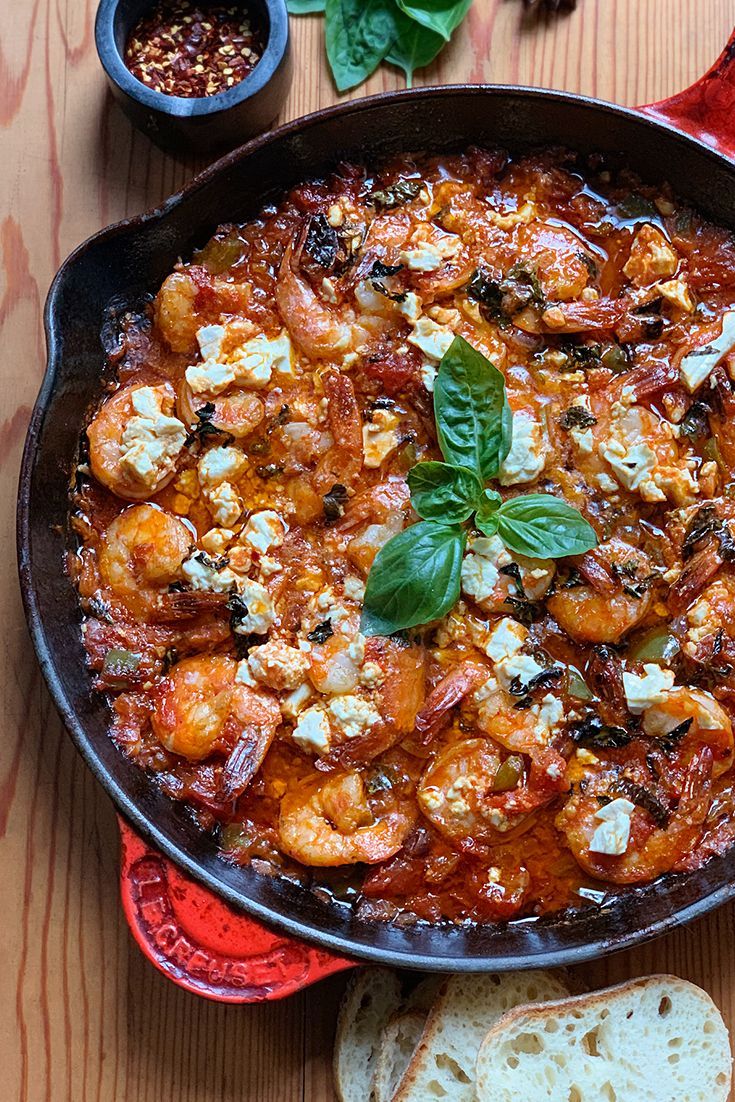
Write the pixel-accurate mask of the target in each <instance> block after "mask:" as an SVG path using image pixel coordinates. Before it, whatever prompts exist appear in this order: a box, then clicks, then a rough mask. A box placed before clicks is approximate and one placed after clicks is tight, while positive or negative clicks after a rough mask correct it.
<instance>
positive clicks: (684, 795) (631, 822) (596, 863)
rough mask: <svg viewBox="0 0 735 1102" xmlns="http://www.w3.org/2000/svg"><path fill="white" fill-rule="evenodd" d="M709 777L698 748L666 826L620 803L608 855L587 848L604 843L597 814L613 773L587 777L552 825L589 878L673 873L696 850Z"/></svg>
mask: <svg viewBox="0 0 735 1102" xmlns="http://www.w3.org/2000/svg"><path fill="white" fill-rule="evenodd" d="M711 775H712V751H711V750H710V749H709V748H708V747H704V746H703V747H701V748H700V749H699V750H698V751H697V752H696V753H695V754H694V756H693V757H692V759H691V761H690V763H689V766H688V768H687V772H686V775H685V778H684V783H683V786H682V790H681V796H680V797H679V803H678V806H677V807H676V810H675V811H673V812H672V813H671V815H670V817H669V819H668V823H667V824H666V825H659V826H656V825H654V823H653V821H652V818H651V815H650V812H649V811H647V810H644V809H643V808H642V807H634V806H633V805H631V804H630V803H629V802H628V801H621V803H623V804H624V806H623V808H622V816H623V817H622V822H623V828H622V834H620V831H619V829H618V832H617V833H618V834H619V837H617V839H616V842H617V843H618V844H616V845H614V846H611V847H610V849H612V850H613V852H600V851H599V850H598V849H597V848H593V847H595V846H599V849H600V850H602V849H603V845H604V843H602V842H600V841H598V840H596V837H595V836H596V835H597V838H598V839H599V831H600V828H601V825H603V816H602V814H601V813H602V812H604V808H605V807H606V806H607V805H608V803H609V801H610V797H611V796H614V795H615V785H616V782H617V783H619V777H618V774H617V772H616V771H613V770H610V769H604V770H603V771H601V772H598V773H597V774H593V775H591V776H590V777H588V778H587V784H586V786H585V788H584V791H582V790H581V787H580V789H579V790H576V791H575V792H574V794H573V795H572V797H571V798H570V799H569V800H568V801H567V803H566V804H565V805H564V807H563V809H562V810H561V811H560V813H559V814H558V815H557V817H556V826H557V828H558V829H559V830H560V831H561V832H562V833H563V834H564V835H565V836H566V842H567V845H568V846H569V848H570V850H571V851H572V853H573V855H574V858H575V860H576V861H577V863H578V864H579V865H580V866H581V867H582V868H583V869H584V871H585V872H586V873H588V874H589V875H590V876H594V877H595V878H596V879H598V880H606V881H610V882H611V883H613V884H638V883H644V882H646V881H649V880H654V879H655V878H656V877H657V876H661V875H662V874H663V873H666V872H671V871H672V870H673V869H675V868H676V866H677V863H678V862H679V861H681V860H683V859H684V858H685V857H686V856H687V854H689V853H690V852H691V851H692V850H693V849H694V847H695V846H696V845H697V842H698V841H699V838H700V835H701V833H702V827H703V824H704V821H705V819H706V817H707V813H708V811H709V808H710V788H711ZM600 797H602V799H600ZM615 802H617V801H615ZM631 807H632V810H630V809H631ZM615 825H616V827H617V825H618V824H617V823H616V824H615Z"/></svg>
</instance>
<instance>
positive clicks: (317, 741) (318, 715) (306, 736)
mask: <svg viewBox="0 0 735 1102" xmlns="http://www.w3.org/2000/svg"><path fill="white" fill-rule="evenodd" d="M331 734H332V732H331V728H330V726H329V720H328V719H327V717H326V715H325V713H324V710H323V709H322V708H319V707H313V708H307V709H306V711H305V712H302V713H301V715H300V716H299V718H298V721H297V723H296V726H295V727H294V729H293V734H292V738H293V740H294V742H295V743H296V745H297V746H300V747H301V749H302V750H305V751H306V752H307V753H309V754H327V753H329V747H330V745H331Z"/></svg>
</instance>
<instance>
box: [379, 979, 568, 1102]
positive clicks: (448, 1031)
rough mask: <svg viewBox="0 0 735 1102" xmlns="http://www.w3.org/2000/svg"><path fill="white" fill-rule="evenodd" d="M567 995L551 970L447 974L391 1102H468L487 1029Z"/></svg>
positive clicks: (565, 987)
mask: <svg viewBox="0 0 735 1102" xmlns="http://www.w3.org/2000/svg"><path fill="white" fill-rule="evenodd" d="M568 994H569V991H568V988H567V986H566V984H565V983H564V982H563V979H562V978H559V977H557V976H556V975H553V974H551V973H549V972H517V973H515V974H514V975H502V976H499V975H456V976H450V977H449V978H448V979H447V980H446V981H445V982H444V983H443V984H442V986H441V987H440V989H439V994H438V996H437V998H436V1000H435V1002H434V1005H433V1007H432V1009H431V1011H430V1013H429V1016H428V1018H427V1021H426V1025H425V1027H424V1031H423V1033H422V1035H421V1039H420V1041H419V1043H418V1045H417V1047H416V1051H415V1052H414V1054H413V1056H412V1058H411V1062H410V1063H409V1065H408V1067H407V1069H406V1071H405V1074H404V1075H403V1078H402V1079H401V1081H400V1083H399V1085H398V1087H397V1088H396V1092H395V1095H394V1100H393V1102H430V1100H432V1099H445V1100H447V1102H448V1100H449V1099H451V1102H472V1100H473V1099H474V1097H475V1095H474V1080H475V1061H476V1059H477V1052H478V1049H479V1048H480V1044H481V1043H482V1040H483V1038H484V1037H485V1034H486V1033H487V1032H488V1030H489V1029H490V1028H491V1027H492V1026H493V1025H495V1023H496V1022H497V1021H498V1020H499V1019H500V1018H501V1017H502V1015H503V1014H505V1012H506V1011H507V1010H510V1009H511V1008H512V1007H514V1006H518V1005H519V1004H520V1003H529V1002H538V1001H540V1000H544V999H561V998H564V997H565V996H566V995H568ZM565 1102H566V1100H565Z"/></svg>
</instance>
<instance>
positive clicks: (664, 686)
mask: <svg viewBox="0 0 735 1102" xmlns="http://www.w3.org/2000/svg"><path fill="white" fill-rule="evenodd" d="M673 686H674V673H673V671H672V670H666V669H664V668H663V667H662V666H659V665H658V664H657V663H656V662H647V663H646V664H645V665H644V667H643V676H641V675H639V674H637V673H633V672H632V671H631V670H624V671H623V689H624V690H625V699H626V701H627V704H628V710H629V711H630V712H632V713H633V715H634V716H638V715H640V714H641V712H643V711H645V710H646V708H650V707H651V705H652V704H661V703H662V702H663V701H664V699H665V698H666V694H667V693H668V692H669V690H670V689H672V688H673Z"/></svg>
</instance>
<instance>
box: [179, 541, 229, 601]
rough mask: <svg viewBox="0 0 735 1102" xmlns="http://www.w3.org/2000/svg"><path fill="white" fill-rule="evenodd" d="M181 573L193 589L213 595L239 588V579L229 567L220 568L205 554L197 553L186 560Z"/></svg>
mask: <svg viewBox="0 0 735 1102" xmlns="http://www.w3.org/2000/svg"><path fill="white" fill-rule="evenodd" d="M181 572H182V574H183V575H184V578H185V579H186V581H187V582H188V583H189V585H190V586H191V588H192V589H195V590H207V591H210V592H212V593H229V592H231V591H233V590H234V589H236V588H237V583H238V578H237V577H236V575H235V574H233V572H232V571H231V570H230V569H229V567H228V566H226V565H224V566H218V565H217V564H216V563H214V562H212V560H211V559H209V558H208V557H207V555H205V554H204V552H203V551H196V552H195V553H194V554H193V555H192V556H191V557H190V558H188V559H184V561H183V563H182V564H181Z"/></svg>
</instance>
